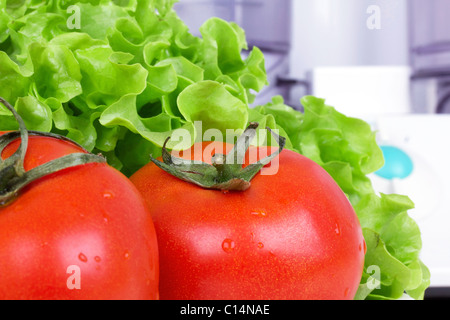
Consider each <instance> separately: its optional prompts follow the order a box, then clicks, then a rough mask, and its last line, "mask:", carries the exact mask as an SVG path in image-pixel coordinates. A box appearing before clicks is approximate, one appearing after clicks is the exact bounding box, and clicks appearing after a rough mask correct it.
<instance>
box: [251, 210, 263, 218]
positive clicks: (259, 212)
mask: <svg viewBox="0 0 450 320" xmlns="http://www.w3.org/2000/svg"><path fill="white" fill-rule="evenodd" d="M250 213H251V214H252V215H254V216H261V217H265V216H266V213H265V212H264V211H260V210H253V211H252V212H250Z"/></svg>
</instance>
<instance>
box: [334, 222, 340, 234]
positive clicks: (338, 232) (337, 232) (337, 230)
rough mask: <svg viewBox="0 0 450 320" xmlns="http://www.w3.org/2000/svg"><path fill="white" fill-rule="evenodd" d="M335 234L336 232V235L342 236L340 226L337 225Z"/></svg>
mask: <svg viewBox="0 0 450 320" xmlns="http://www.w3.org/2000/svg"><path fill="white" fill-rule="evenodd" d="M334 232H336V234H337V235H338V236H339V235H340V234H341V227H340V226H339V224H337V223H336V226H335V228H334Z"/></svg>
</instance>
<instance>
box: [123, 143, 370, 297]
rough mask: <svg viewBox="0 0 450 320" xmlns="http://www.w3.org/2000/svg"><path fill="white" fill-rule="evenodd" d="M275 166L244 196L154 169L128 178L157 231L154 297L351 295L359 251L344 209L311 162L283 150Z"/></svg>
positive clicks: (342, 199) (352, 217) (356, 230)
mask: <svg viewBox="0 0 450 320" xmlns="http://www.w3.org/2000/svg"><path fill="white" fill-rule="evenodd" d="M212 144H217V148H219V150H220V149H222V148H225V150H227V152H228V151H229V150H230V149H231V148H232V146H231V145H227V144H225V147H223V146H220V145H219V144H218V143H216V142H213V143H212ZM212 144H209V143H204V144H203V146H202V148H198V147H197V148H193V150H195V149H196V150H200V151H202V149H203V150H204V149H205V148H208V149H213V148H214V147H212ZM194 152H195V151H193V152H192V153H193V154H194ZM208 154H209V153H208ZM194 157H195V159H202V158H201V155H199V153H195V156H194ZM203 161H206V162H207V161H210V159H207V158H204V159H203ZM279 162H280V166H279V170H278V172H277V174H275V175H261V174H258V175H256V176H255V177H254V178H253V180H252V181H251V186H250V188H249V189H248V190H246V191H243V192H240V191H230V192H222V191H217V190H207V189H202V188H201V187H198V186H196V185H193V184H190V183H187V182H184V181H182V180H179V179H177V178H175V177H173V176H171V175H169V174H168V173H166V172H164V171H162V170H161V169H159V168H158V167H157V166H156V165H154V164H153V163H150V164H148V165H146V166H144V167H143V168H141V169H140V170H139V171H137V172H136V173H135V174H134V175H133V176H132V177H131V178H130V179H131V181H132V182H133V183H134V184H135V185H136V186H137V188H138V190H140V192H141V193H142V194H143V196H144V198H145V199H146V200H147V202H148V204H149V207H150V211H151V214H152V217H153V221H154V224H155V228H156V232H157V236H158V243H159V246H160V248H159V251H160V268H161V273H160V298H161V299H170V300H176V299H193V300H197V299H199V300H202V299H240V300H247V299H257V300H268V299H285V300H289V299H294V300H303V299H352V298H353V297H354V295H355V293H356V290H357V288H358V286H359V283H360V280H361V275H362V270H363V264H364V254H365V252H364V251H365V250H364V248H365V244H364V238H363V236H362V231H361V227H360V224H359V221H358V218H357V216H356V214H355V212H354V210H353V208H352V206H351V204H350V203H349V201H348V200H347V198H346V196H345V195H344V193H343V192H342V191H341V189H340V188H339V187H338V185H337V184H336V183H335V181H334V180H333V179H332V178H331V177H330V176H329V175H328V173H326V172H325V171H324V170H323V169H322V168H321V167H320V166H319V165H317V164H316V163H314V162H313V161H311V160H309V159H307V158H306V157H304V156H302V155H300V154H298V153H295V152H292V151H290V150H283V152H281V154H280V155H279Z"/></svg>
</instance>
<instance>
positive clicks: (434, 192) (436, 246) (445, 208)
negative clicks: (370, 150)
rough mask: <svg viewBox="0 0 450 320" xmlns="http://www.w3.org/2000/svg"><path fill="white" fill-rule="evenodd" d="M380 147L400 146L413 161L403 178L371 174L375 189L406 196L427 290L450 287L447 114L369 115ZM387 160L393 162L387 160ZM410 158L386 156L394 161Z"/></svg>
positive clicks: (449, 126)
mask: <svg viewBox="0 0 450 320" xmlns="http://www.w3.org/2000/svg"><path fill="white" fill-rule="evenodd" d="M372 125H373V126H374V129H375V130H377V132H378V135H377V138H378V143H379V145H380V146H393V147H395V148H398V149H399V150H401V151H402V152H403V153H404V154H406V155H407V156H408V158H409V159H410V161H411V162H412V170H410V169H408V168H406V170H405V171H404V172H406V174H405V175H403V176H397V177H392V178H389V177H387V178H386V177H382V176H379V175H377V174H372V175H371V179H372V182H373V185H374V188H375V190H376V191H378V192H383V193H397V194H403V195H407V196H409V197H410V198H411V200H412V201H413V202H414V203H415V208H414V209H412V210H410V211H409V214H410V216H411V217H412V218H413V219H414V220H415V221H416V222H417V224H418V226H419V228H420V230H421V233H422V252H421V259H422V261H423V262H424V263H425V264H426V265H427V266H428V268H429V269H430V272H431V289H434V288H446V289H447V290H448V288H450V232H449V226H450V165H449V164H450V114H404V115H379V116H377V117H376V118H372ZM389 161H391V163H390V162H389ZM396 161H398V162H400V163H401V162H403V165H404V166H405V167H409V165H410V164H409V163H408V161H405V159H404V158H403V157H402V159H397V160H396V159H393V158H390V159H389V160H388V161H387V162H386V164H385V166H391V165H393V163H392V162H396Z"/></svg>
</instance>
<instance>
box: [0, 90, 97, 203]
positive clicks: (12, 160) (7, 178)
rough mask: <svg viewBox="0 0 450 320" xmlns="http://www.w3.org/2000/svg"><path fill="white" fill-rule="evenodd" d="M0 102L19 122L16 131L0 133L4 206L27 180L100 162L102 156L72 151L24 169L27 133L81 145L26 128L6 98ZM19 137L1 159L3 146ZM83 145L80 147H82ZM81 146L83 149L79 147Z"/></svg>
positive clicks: (0, 183) (1, 200)
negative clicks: (10, 150) (10, 153)
mask: <svg viewBox="0 0 450 320" xmlns="http://www.w3.org/2000/svg"><path fill="white" fill-rule="evenodd" d="M0 103H2V104H3V105H4V106H6V108H7V109H8V110H9V111H11V112H12V114H13V116H14V118H15V119H16V120H17V122H18V124H19V131H11V132H8V133H5V134H3V135H2V136H0V207H2V206H6V205H7V204H9V203H10V202H11V201H13V200H14V199H15V198H16V197H17V196H18V194H19V192H20V191H21V190H22V189H23V188H24V187H25V186H27V185H28V184H30V183H31V182H33V181H35V180H36V179H39V178H41V177H44V176H46V175H49V174H51V173H55V172H57V171H60V170H62V169H65V168H69V167H74V166H77V165H82V164H87V163H91V162H98V163H104V162H106V160H105V158H104V157H102V156H100V155H94V154H91V153H88V152H87V151H86V153H81V152H80V153H72V154H68V155H66V156H64V157H61V158H58V159H55V160H52V161H49V162H47V163H44V164H42V165H40V166H37V167H35V168H33V169H31V170H28V171H25V168H24V165H23V163H24V160H25V154H26V151H27V148H28V137H29V135H35V136H45V137H52V138H56V139H60V140H65V141H70V142H72V143H74V144H75V145H77V146H78V147H80V148H82V147H81V146H80V145H78V144H77V143H76V142H74V141H72V140H70V139H68V138H66V137H64V136H60V135H57V134H53V133H46V132H38V131H28V130H27V128H26V126H25V123H24V121H23V119H22V118H21V117H20V115H19V114H18V113H17V112H16V110H15V109H14V107H13V106H11V105H10V104H9V103H8V102H7V101H6V100H4V99H3V98H1V97H0ZM17 138H20V139H21V141H20V145H19V148H18V149H17V150H16V151H15V153H14V154H12V155H11V156H10V157H9V158H7V159H5V160H3V159H2V158H1V154H2V152H3V150H4V149H5V148H6V147H7V146H8V145H9V144H10V143H11V142H12V141H14V140H16V139H17ZM82 149H83V148H82ZM83 150H84V149H83Z"/></svg>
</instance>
